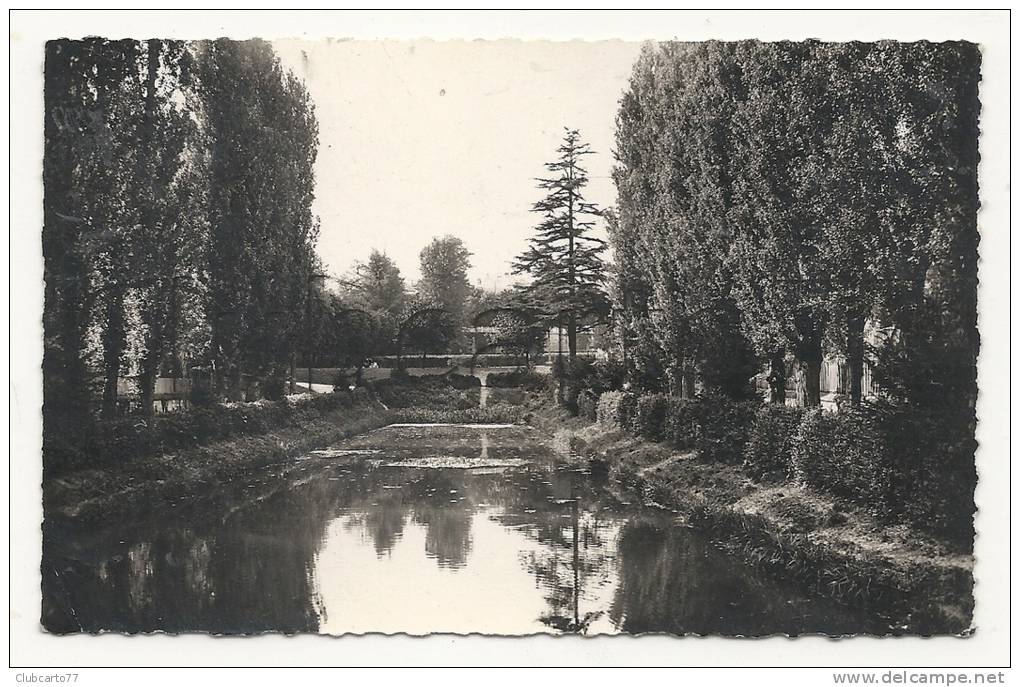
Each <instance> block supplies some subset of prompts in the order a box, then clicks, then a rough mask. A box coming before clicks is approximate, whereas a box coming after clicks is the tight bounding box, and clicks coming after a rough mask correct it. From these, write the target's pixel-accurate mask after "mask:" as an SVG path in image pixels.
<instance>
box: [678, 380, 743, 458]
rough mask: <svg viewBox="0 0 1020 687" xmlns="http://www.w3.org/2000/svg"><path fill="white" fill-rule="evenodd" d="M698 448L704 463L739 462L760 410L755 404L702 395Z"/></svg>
mask: <svg viewBox="0 0 1020 687" xmlns="http://www.w3.org/2000/svg"><path fill="white" fill-rule="evenodd" d="M696 403H697V421H698V431H697V435H696V437H695V441H694V448H695V449H696V450H697V451H698V457H699V458H700V459H701V460H703V461H708V462H713V463H739V462H740V461H741V460H743V458H744V446H745V445H746V444H747V439H748V436H749V434H750V430H751V421H752V419H753V418H754V413H755V411H756V410H757V408H758V403H757V402H755V401H734V400H731V399H729V398H727V397H726V396H723V395H721V394H717V393H706V394H703V395H701V396H699V397H698V398H697V400H696Z"/></svg>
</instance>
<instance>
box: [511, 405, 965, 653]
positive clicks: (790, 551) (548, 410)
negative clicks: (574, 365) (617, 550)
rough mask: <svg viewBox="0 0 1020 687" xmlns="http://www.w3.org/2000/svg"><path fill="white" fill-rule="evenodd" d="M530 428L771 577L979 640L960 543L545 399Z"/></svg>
mask: <svg viewBox="0 0 1020 687" xmlns="http://www.w3.org/2000/svg"><path fill="white" fill-rule="evenodd" d="M529 421H530V422H531V424H533V425H535V426H537V427H540V428H542V429H544V430H545V431H547V432H549V433H551V434H554V436H555V437H556V442H557V444H559V446H560V448H561V449H563V450H565V451H569V452H570V453H571V454H573V455H574V456H576V457H578V458H579V459H582V460H588V461H592V462H600V463H603V464H604V465H605V466H606V467H607V468H608V470H609V474H610V477H611V482H612V484H613V485H614V488H615V489H617V490H618V495H619V497H620V498H621V499H622V500H625V501H641V502H643V503H646V504H650V505H656V506H661V507H663V508H667V509H669V510H673V511H675V512H676V513H677V514H678V515H680V516H681V517H683V518H684V519H685V520H686V521H687V522H688V523H689V524H690V525H692V526H694V527H695V528H697V529H699V530H700V531H702V532H704V533H706V534H707V535H708V536H709V537H710V538H711V539H712V540H713V542H714V543H715V544H716V545H717V546H719V547H720V548H722V549H724V550H726V551H728V552H730V553H732V554H734V555H736V556H737V557H739V558H740V559H742V560H744V561H746V562H747V563H749V564H751V565H753V566H755V567H756V568H758V569H759V570H761V571H762V572H763V573H764V574H767V575H771V576H775V577H781V578H786V579H795V580H797V581H798V582H799V583H800V584H802V585H804V587H805V588H808V589H810V590H812V591H813V592H814V593H817V594H820V595H823V596H827V597H830V598H833V599H835V600H836V601H838V602H840V603H844V604H848V605H854V606H858V607H859V606H865V607H867V608H869V609H870V610H872V611H874V612H875V613H876V614H878V615H881V616H882V617H884V618H886V619H887V620H888V621H889V623H890V625H891V626H892V627H893V628H896V629H898V630H901V631H905V632H910V633H919V634H958V633H966V632H968V631H969V630H970V626H971V618H972V613H973V595H972V591H973V574H972V573H973V558H972V556H970V555H968V554H966V553H961V552H959V549H958V547H955V546H954V545H953V544H952V543H951V542H948V541H946V540H942V539H940V538H939V537H937V536H935V535H933V534H931V533H929V532H925V531H923V530H921V529H919V528H917V527H913V526H911V525H909V524H907V523H904V522H899V523H892V522H890V521H889V520H888V518H882V517H880V516H879V515H878V514H876V513H874V512H873V511H871V510H869V509H866V508H864V507H861V506H859V505H857V504H855V503H853V502H852V501H849V500H846V499H841V498H839V497H836V496H833V495H831V494H829V493H826V492H824V491H821V490H815V489H812V488H810V487H808V486H805V485H804V484H803V483H802V482H800V481H795V480H792V479H781V478H772V479H759V478H757V477H755V476H752V475H751V474H750V472H749V471H748V470H747V469H746V468H745V467H744V466H743V465H741V464H739V463H738V464H726V463H720V462H710V461H705V460H702V459H700V457H699V455H698V453H697V452H696V451H695V450H684V449H677V448H675V447H674V446H673V445H671V444H670V443H669V442H654V441H650V440H648V439H644V438H641V437H636V436H634V434H633V433H631V432H629V431H623V430H620V429H618V428H611V427H605V426H604V425H600V424H599V423H592V422H591V421H590V420H585V419H583V418H579V417H573V416H572V414H571V413H569V412H568V411H566V410H565V409H563V408H560V407H557V406H555V404H553V403H551V402H550V401H549V400H548V398H547V397H544V396H543V397H535V398H534V399H533V400H532V402H531V405H530V408H529Z"/></svg>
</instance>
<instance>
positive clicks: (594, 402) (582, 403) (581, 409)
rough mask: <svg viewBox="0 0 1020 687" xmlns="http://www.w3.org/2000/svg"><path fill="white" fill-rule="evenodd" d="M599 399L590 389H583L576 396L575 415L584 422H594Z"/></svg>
mask: <svg viewBox="0 0 1020 687" xmlns="http://www.w3.org/2000/svg"><path fill="white" fill-rule="evenodd" d="M598 404H599V397H598V395H596V394H595V392H594V391H592V390H591V389H584V390H582V391H581V393H579V394H578V395H577V414H578V415H579V416H580V417H583V418H584V419H586V420H594V419H595V418H596V415H597V413H598Z"/></svg>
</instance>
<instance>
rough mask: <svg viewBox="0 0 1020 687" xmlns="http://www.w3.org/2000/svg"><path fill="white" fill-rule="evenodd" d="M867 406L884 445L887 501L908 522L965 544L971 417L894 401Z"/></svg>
mask: <svg viewBox="0 0 1020 687" xmlns="http://www.w3.org/2000/svg"><path fill="white" fill-rule="evenodd" d="M869 410H870V412H871V414H872V415H873V417H874V421H875V423H876V425H877V426H878V427H879V428H880V429H881V431H882V434H883V436H884V440H885V443H886V446H887V450H886V454H885V455H886V458H887V460H888V461H889V472H890V474H889V479H890V484H889V501H890V502H891V503H893V504H896V505H897V506H898V510H899V511H900V512H901V513H902V514H903V515H904V516H905V517H906V518H907V520H909V521H910V522H912V523H913V524H915V525H917V526H919V527H923V528H925V529H928V530H930V531H932V532H935V533H937V534H940V535H942V536H944V537H947V538H949V539H950V540H951V541H954V542H956V543H957V544H959V546H960V547H961V548H963V549H964V550H970V549H971V548H972V546H973V540H974V520H973V515H974V512H975V504H974V488H975V487H976V486H977V466H976V464H975V462H974V453H975V451H976V450H977V441H976V440H975V438H974V425H973V417H972V416H971V417H966V416H964V417H960V416H958V415H956V414H955V413H954V412H952V411H946V410H943V409H918V408H912V407H909V406H895V405H878V406H872V407H871V408H870V409H869Z"/></svg>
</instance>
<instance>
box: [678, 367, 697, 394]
mask: <svg viewBox="0 0 1020 687" xmlns="http://www.w3.org/2000/svg"><path fill="white" fill-rule="evenodd" d="M680 374H681V376H680V397H681V398H688V399H690V398H694V397H695V396H696V395H697V393H698V390H697V388H696V381H697V380H696V378H695V370H694V363H693V362H692V361H691V360H685V361H684V362H683V367H682V368H681V373H680Z"/></svg>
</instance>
